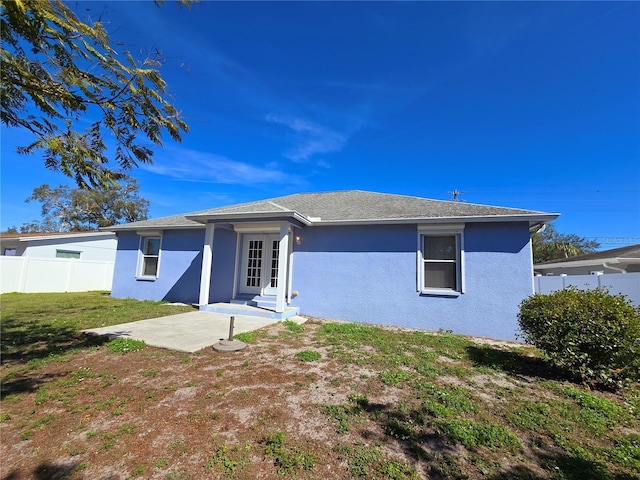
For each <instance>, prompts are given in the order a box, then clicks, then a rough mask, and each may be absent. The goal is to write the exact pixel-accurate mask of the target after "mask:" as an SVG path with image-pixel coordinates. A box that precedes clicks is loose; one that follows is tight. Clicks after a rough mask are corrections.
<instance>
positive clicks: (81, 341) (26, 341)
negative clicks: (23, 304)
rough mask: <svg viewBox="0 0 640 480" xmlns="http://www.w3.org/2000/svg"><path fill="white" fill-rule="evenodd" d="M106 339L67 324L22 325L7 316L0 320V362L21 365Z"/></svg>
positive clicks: (93, 345) (97, 344)
mask: <svg viewBox="0 0 640 480" xmlns="http://www.w3.org/2000/svg"><path fill="white" fill-rule="evenodd" d="M108 340H109V339H107V338H105V337H100V336H94V335H85V334H83V333H81V332H78V331H76V330H75V329H74V328H71V327H69V326H57V325H55V324H53V323H44V322H37V323H36V322H33V323H31V324H26V325H25V324H23V323H21V322H18V321H17V320H16V319H13V318H11V317H5V318H3V319H2V339H1V348H0V353H1V356H2V365H5V364H9V365H11V364H24V363H27V362H29V361H31V360H38V359H45V358H48V357H51V356H53V355H62V354H64V353H66V352H68V351H70V350H73V349H78V348H88V347H95V346H99V345H102V344H103V343H105V342H106V341H108Z"/></svg>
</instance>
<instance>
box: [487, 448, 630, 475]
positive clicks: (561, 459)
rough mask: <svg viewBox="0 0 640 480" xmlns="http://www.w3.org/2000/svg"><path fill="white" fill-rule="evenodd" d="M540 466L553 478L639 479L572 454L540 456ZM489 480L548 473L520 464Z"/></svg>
mask: <svg viewBox="0 0 640 480" xmlns="http://www.w3.org/2000/svg"><path fill="white" fill-rule="evenodd" d="M538 461H539V463H540V466H541V467H542V468H544V469H545V470H547V471H548V472H550V473H551V478H558V479H562V480H637V478H638V477H636V476H634V475H630V474H626V473H613V472H611V471H610V470H609V469H608V468H607V467H606V466H604V465H602V464H600V463H598V462H593V461H591V460H585V459H582V458H577V457H573V456H571V455H547V454H542V455H540V456H539V457H538ZM485 478H486V479H487V480H502V479H505V478H509V479H514V480H543V479H547V478H549V477H548V476H547V475H545V476H540V475H539V474H538V473H536V472H535V471H533V470H532V469H531V468H529V467H526V466H523V465H518V466H515V467H511V468H509V469H508V470H504V471H502V472H499V473H496V474H493V475H490V476H488V477H485Z"/></svg>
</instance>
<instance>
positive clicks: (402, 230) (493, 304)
mask: <svg viewBox="0 0 640 480" xmlns="http://www.w3.org/2000/svg"><path fill="white" fill-rule="evenodd" d="M300 236H301V244H300V245H295V246H294V261H293V283H292V289H293V290H294V291H298V296H297V297H295V298H294V299H293V302H292V305H294V306H299V307H300V311H301V314H302V315H310V316H315V317H321V318H328V319H341V320H351V321H358V322H364V323H373V324H381V325H395V326H400V327H410V328H419V329H423V330H431V331H437V330H439V329H445V330H452V331H453V332H454V333H459V334H465V335H475V336H482V337H491V338H498V339H505V340H514V339H515V335H516V332H517V330H518V325H517V318H516V315H517V312H518V305H519V304H520V302H521V301H522V300H523V299H524V298H526V297H528V296H529V295H531V294H532V293H533V280H532V275H533V272H532V264H531V247H530V243H529V229H528V224H527V223H526V222H523V223H480V224H473V223H470V224H467V225H466V226H465V230H464V247H465V258H464V261H465V293H463V294H461V295H460V296H458V297H444V296H431V295H421V294H420V293H419V292H418V291H417V280H416V276H417V256H416V255H417V253H416V250H417V246H418V233H417V227H416V225H395V226H394V225H383V226H358V227H353V226H350V227H347V226H345V227H313V228H309V229H305V230H303V231H301V232H300Z"/></svg>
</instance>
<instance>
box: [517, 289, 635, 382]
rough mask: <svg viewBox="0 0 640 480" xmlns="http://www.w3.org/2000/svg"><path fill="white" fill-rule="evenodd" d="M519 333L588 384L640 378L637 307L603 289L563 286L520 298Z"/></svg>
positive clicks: (620, 296)
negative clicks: (562, 288)
mask: <svg viewBox="0 0 640 480" xmlns="http://www.w3.org/2000/svg"><path fill="white" fill-rule="evenodd" d="M518 320H519V323H520V328H521V329H522V332H523V335H522V338H523V339H524V340H525V341H526V342H528V343H531V344H532V345H535V346H536V347H538V348H539V349H540V350H542V351H543V352H544V353H545V354H546V355H547V356H548V357H549V359H551V360H552V361H554V362H556V363H557V364H558V365H560V366H562V367H564V368H566V369H567V370H568V371H569V372H571V373H572V374H574V375H577V376H579V377H580V378H581V379H582V380H584V381H586V382H589V383H592V384H602V385H605V386H607V387H620V386H622V385H623V384H624V383H626V382H628V381H637V380H640V307H633V306H632V305H631V304H630V303H628V302H627V300H626V298H625V297H624V296H623V295H611V294H609V293H608V292H607V291H606V290H600V289H596V290H578V289H576V288H575V287H569V288H567V289H565V290H559V291H557V292H554V293H551V294H547V295H533V296H531V297H529V298H527V299H525V300H524V301H523V302H522V303H521V304H520V312H519V313H518Z"/></svg>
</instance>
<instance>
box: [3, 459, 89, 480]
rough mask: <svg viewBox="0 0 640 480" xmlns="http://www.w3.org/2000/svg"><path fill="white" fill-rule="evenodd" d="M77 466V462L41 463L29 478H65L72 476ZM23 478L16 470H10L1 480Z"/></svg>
mask: <svg viewBox="0 0 640 480" xmlns="http://www.w3.org/2000/svg"><path fill="white" fill-rule="evenodd" d="M77 467H78V464H77V463H70V464H68V465H54V464H52V463H41V464H40V465H38V466H37V467H36V468H35V469H34V470H33V473H32V476H30V477H29V478H34V479H36V480H55V479H65V478H71V477H73V476H74V473H75V471H76V469H77ZM20 478H24V477H22V476H20V474H19V473H18V472H16V471H13V472H10V473H8V474H7V475H5V476H4V477H2V480H18V479H20Z"/></svg>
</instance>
